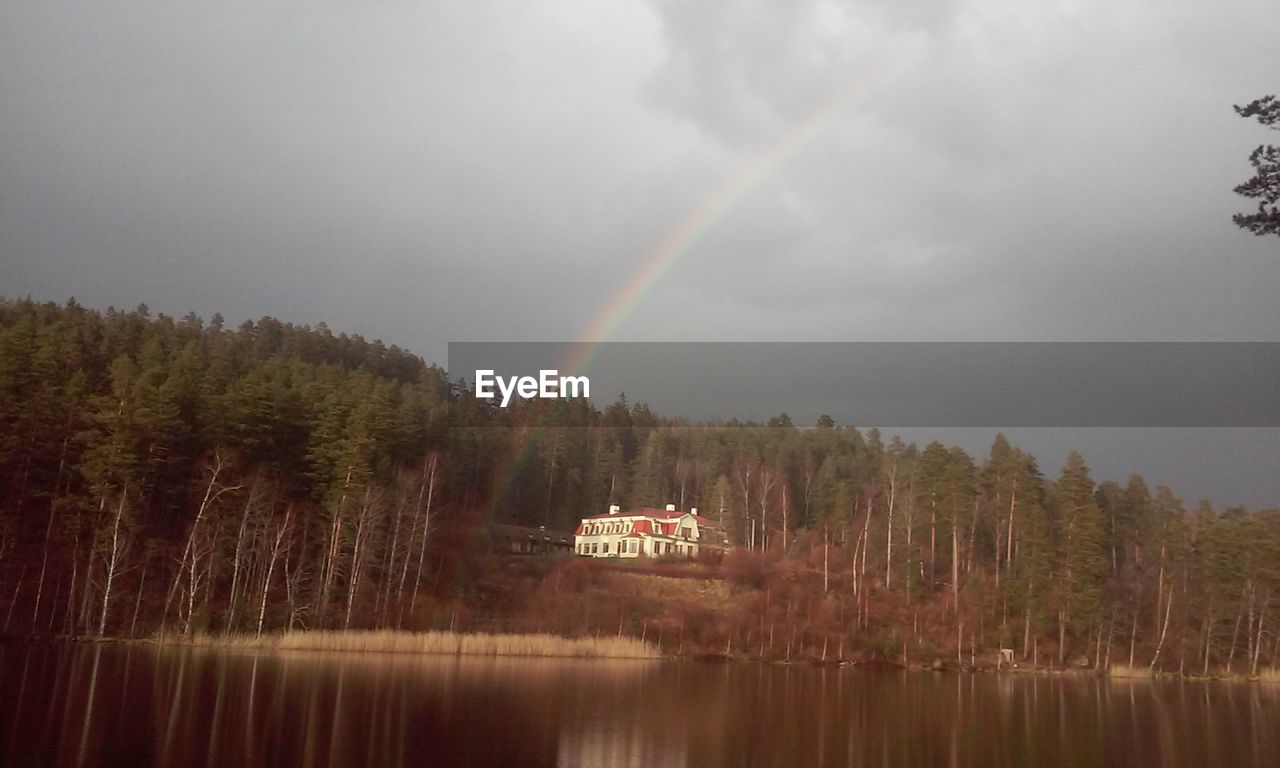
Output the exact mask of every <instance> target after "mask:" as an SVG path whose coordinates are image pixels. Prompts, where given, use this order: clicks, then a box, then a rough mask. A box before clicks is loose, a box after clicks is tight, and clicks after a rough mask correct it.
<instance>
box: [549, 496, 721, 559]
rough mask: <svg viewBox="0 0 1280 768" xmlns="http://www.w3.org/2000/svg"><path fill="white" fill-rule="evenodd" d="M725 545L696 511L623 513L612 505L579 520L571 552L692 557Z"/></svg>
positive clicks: (669, 507) (672, 506) (672, 507)
mask: <svg viewBox="0 0 1280 768" xmlns="http://www.w3.org/2000/svg"><path fill="white" fill-rule="evenodd" d="M726 541H727V540H726V539H725V538H724V535H723V534H722V533H721V532H720V531H718V530H716V529H715V527H714V525H713V524H712V522H711V521H710V520H708V519H707V518H705V517H702V516H701V515H699V514H698V509H697V507H694V508H693V509H690V510H689V511H688V512H679V511H677V510H676V505H675V504H668V505H667V508H666V509H650V508H642V509H632V510H628V511H626V512H623V511H622V508H621V507H619V506H617V505H616V504H615V505H613V506H611V507H609V511H608V512H606V513H605V514H601V515H592V516H591V517H584V518H583V519H582V523H581V524H580V525H579V526H578V530H577V532H576V535H575V536H574V544H575V546H574V551H575V552H577V553H578V554H579V555H584V556H586V557H659V556H661V555H682V556H684V557H693V556H694V555H696V554H698V551H699V550H702V549H708V548H714V549H723V548H724V546H725V543H726Z"/></svg>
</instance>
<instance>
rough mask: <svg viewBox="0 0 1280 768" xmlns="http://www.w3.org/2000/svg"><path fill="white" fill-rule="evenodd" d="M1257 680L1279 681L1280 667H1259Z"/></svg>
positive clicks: (1262, 681) (1263, 681)
mask: <svg viewBox="0 0 1280 768" xmlns="http://www.w3.org/2000/svg"><path fill="white" fill-rule="evenodd" d="M1258 682H1260V683H1280V667H1263V668H1262V669H1259V670H1258Z"/></svg>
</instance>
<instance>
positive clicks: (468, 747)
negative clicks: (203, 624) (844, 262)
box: [0, 643, 1280, 768]
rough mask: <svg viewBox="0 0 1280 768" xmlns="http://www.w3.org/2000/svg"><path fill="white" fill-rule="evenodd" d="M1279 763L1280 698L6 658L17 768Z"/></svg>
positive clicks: (662, 664)
mask: <svg viewBox="0 0 1280 768" xmlns="http://www.w3.org/2000/svg"><path fill="white" fill-rule="evenodd" d="M1277 760H1280V685H1265V684H1243V683H1217V682H1180V681H1176V680H1169V681H1159V682H1152V681H1120V680H1101V679H1096V678H1086V677H1055V676H1045V675H1030V674H1027V675H1019V674H1005V675H997V674H994V673H979V674H966V673H933V672H923V671H897V670H882V669H862V668H844V669H840V668H834V667H812V666H803V665H790V666H782V665H764V664H737V663H730V664H715V663H698V662H679V661H588V660H558V659H516V658H496V659H495V658H481V657H452V656H416V655H413V656H411V655H389V654H340V655H339V654H324V653H310V652H291V653H270V654H268V653H255V652H237V651H217V650H207V649H178V648H166V649H155V648H152V647H148V646H122V645H109V644H66V643H56V644H23V643H8V644H3V643H0V762H3V763H4V764H5V765H85V766H91V765H107V766H115V765H138V766H143V765H175V766H193V765H210V766H227V765H250V766H264V765H265V766H274V767H278V766H285V765H324V766H328V765H335V766H336V765H342V766H347V765H376V766H384V765H440V766H447V765H461V766H501V765H512V766H523V765H535V766H536V765H564V766H615V765H617V766H695V767H696V768H704V767H707V766H721V765H733V766H742V765H747V766H787V767H788V768H791V767H792V766H807V765H832V766H837V765H840V766H845V765H847V766H862V765H877V766H880V765H890V766H899V765H955V766H1056V765H1063V766H1065V765H1186V766H1214V765H1223V766H1227V765H1229V766H1251V765H1256V766H1263V765H1266V766H1273V765H1276V764H1277Z"/></svg>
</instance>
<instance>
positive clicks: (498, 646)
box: [0, 629, 1280, 685]
mask: <svg viewBox="0 0 1280 768" xmlns="http://www.w3.org/2000/svg"><path fill="white" fill-rule="evenodd" d="M0 643H86V644H93V643H102V644H112V645H142V646H151V647H155V648H163V647H166V646H171V647H182V648H207V649H214V650H241V651H251V652H292V651H304V652H321V653H324V652H328V653H355V654H375V653H384V654H396V655H412V654H418V655H431V656H477V657H484V656H489V657H506V658H548V659H579V660H642V661H682V662H695V663H701V664H760V665H779V666H792V665H795V666H806V667H832V668H836V669H853V668H857V669H879V670H896V671H903V672H932V673H934V674H940V675H941V674H956V673H962V674H992V673H994V674H997V675H1002V674H1009V675H1040V676H1047V677H1077V678H1090V677H1093V678H1101V679H1105V680H1116V681H1161V680H1163V681H1170V680H1177V681H1186V682H1222V683H1250V684H1253V683H1257V684H1263V685H1267V684H1280V677H1272V675H1271V674H1268V672H1271V671H1270V670H1264V671H1262V672H1260V674H1258V675H1243V674H1239V673H1233V674H1230V675H1226V674H1217V675H1215V674H1209V675H1196V674H1178V673H1177V672H1166V673H1156V672H1150V671H1148V670H1147V669H1146V668H1139V671H1138V673H1137V674H1124V673H1121V672H1118V671H1116V670H1118V669H1121V668H1127V667H1126V665H1115V666H1113V667H1112V668H1111V670H1110V671H1108V670H1100V669H1093V668H1086V669H1079V668H1060V667H1034V666H1029V665H1026V666H1013V667H1008V666H1005V667H996V666H994V665H987V664H978V665H976V666H969V665H962V664H957V663H955V662H943V663H942V664H941V665H940V666H939V665H938V664H937V662H929V661H911V662H907V663H903V662H902V661H900V660H897V659H884V658H849V659H830V660H825V661H824V660H819V659H809V658H796V659H791V660H788V659H766V658H753V657H749V656H738V655H725V654H717V653H702V654H698V653H689V654H671V655H668V654H663V653H662V652H661V651H659V650H658V649H657V648H656V647H655V646H654V645H653V644H651V643H648V642H645V641H642V640H640V639H637V638H632V637H600V638H591V637H586V638H573V637H563V636H559V635H552V634H548V633H510V634H503V633H479V632H450V631H447V630H443V631H428V632H408V631H395V630H355V629H353V630H299V631H293V632H285V633H273V634H263V635H262V636H260V637H259V636H255V635H206V634H199V635H192V636H190V637H185V638H184V637H180V636H176V635H166V636H151V637H135V638H127V637H68V636H45V637H28V638H24V637H5V638H0ZM1272 674H1274V673H1272Z"/></svg>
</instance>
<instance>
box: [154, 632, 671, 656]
mask: <svg viewBox="0 0 1280 768" xmlns="http://www.w3.org/2000/svg"><path fill="white" fill-rule="evenodd" d="M156 641H157V642H161V643H174V644H179V645H193V646H199V647H212V648H234V649H243V650H264V651H342V652H353V653H435V654H450V655H464V656H546V657H571V658H597V659H656V658H660V657H661V654H660V653H659V652H658V650H657V649H656V648H655V647H654V646H653V645H651V644H650V643H646V642H643V641H641V640H637V639H635V638H632V637H599V638H594V637H585V638H575V637H559V636H556V635H545V634H539V635H505V634H488V633H476V634H463V633H458V632H397V631H393V630H345V631H336V630H305V631H290V632H285V633H283V634H265V635H262V636H261V637H257V636H254V635H209V634H196V635H192V636H190V637H186V638H179V637H173V636H168V637H158V638H156Z"/></svg>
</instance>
